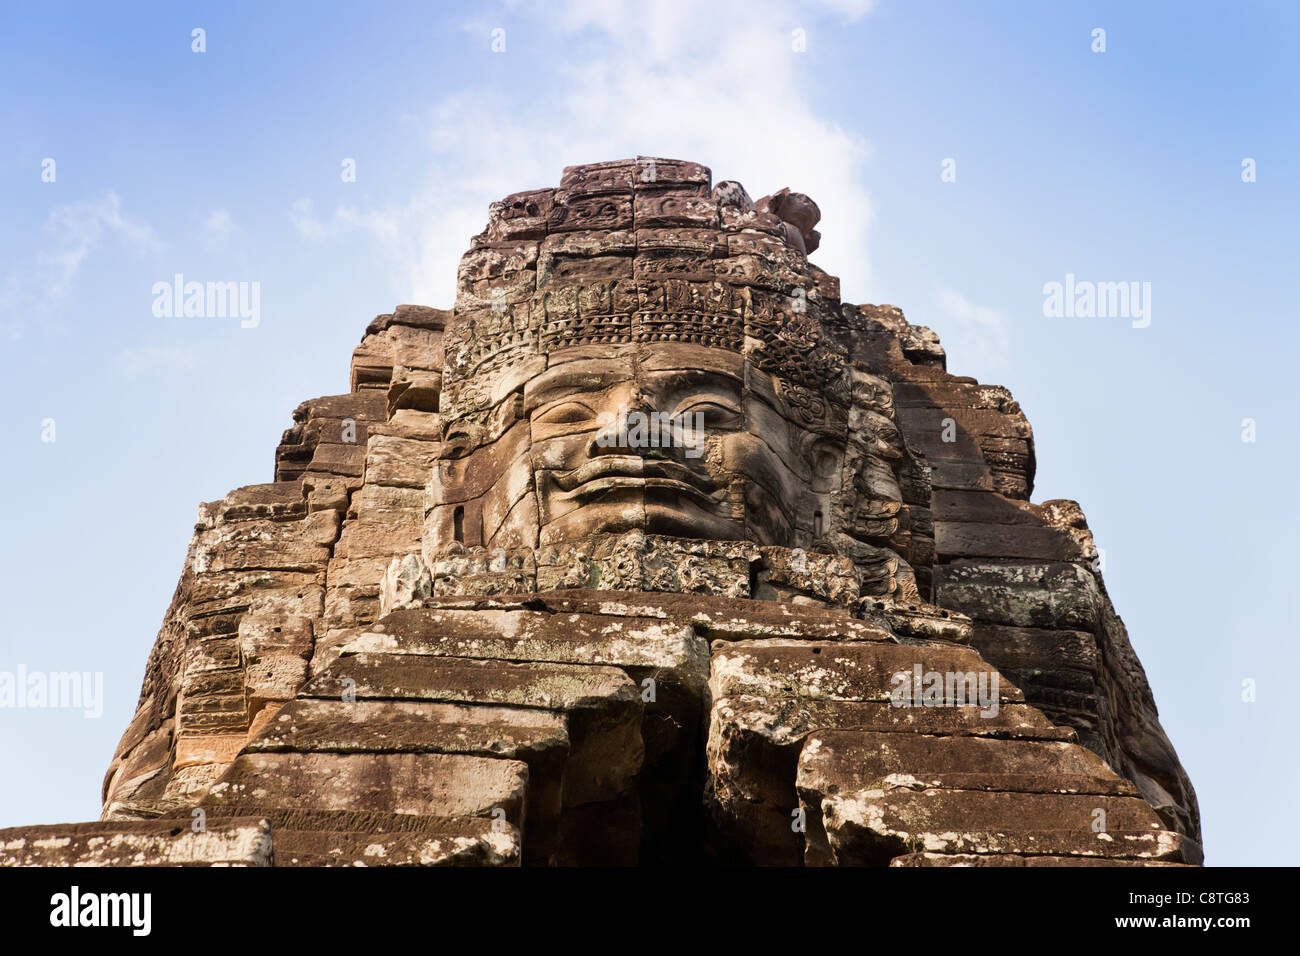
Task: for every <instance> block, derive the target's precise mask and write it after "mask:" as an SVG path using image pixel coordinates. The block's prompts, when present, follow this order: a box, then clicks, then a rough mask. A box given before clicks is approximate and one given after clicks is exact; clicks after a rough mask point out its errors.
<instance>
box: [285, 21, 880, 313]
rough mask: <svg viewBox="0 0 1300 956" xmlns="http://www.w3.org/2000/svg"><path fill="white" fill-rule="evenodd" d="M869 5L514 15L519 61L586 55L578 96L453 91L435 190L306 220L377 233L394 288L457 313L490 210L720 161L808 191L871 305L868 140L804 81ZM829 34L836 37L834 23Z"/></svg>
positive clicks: (477, 28)
mask: <svg viewBox="0 0 1300 956" xmlns="http://www.w3.org/2000/svg"><path fill="white" fill-rule="evenodd" d="M869 7H870V4H869V3H867V2H863V0H831V2H826V3H823V4H821V5H820V9H819V10H815V11H814V13H815V14H816V16H814V17H813V22H801V21H800V19H799V16H797V15H795V14H793V13H792V12H791V10H790V9H789V8H788V7H786V6H785V5H783V4H780V3H777V2H774V0H752V2H741V0H726V2H720V3H713V4H700V3H698V2H695V0H664V2H659V3H653V4H646V3H644V2H641V0H638V2H632V0H570V2H567V3H565V4H562V5H554V4H545V5H543V4H538V3H529V4H522V5H519V6H518V7H517V9H516V11H515V12H516V15H515V16H512V17H511V18H510V20H509V21H508V22H509V23H510V24H511V26H510V27H509V33H508V43H509V46H508V50H509V51H515V50H518V49H520V45H521V44H523V43H528V44H530V45H533V46H535V47H536V46H537V45H542V44H546V45H550V46H551V47H552V48H554V49H556V50H564V51H567V50H573V51H581V53H582V55H581V56H580V55H579V54H578V53H576V52H575V53H574V54H573V55H572V56H570V57H565V58H562V59H560V60H559V62H560V63H565V62H567V63H568V64H569V65H567V66H559V67H557V69H558V70H560V76H561V78H562V79H563V80H564V83H565V87H566V88H567V90H568V92H567V94H563V95H560V96H557V97H554V98H550V97H548V100H547V103H546V108H545V109H537V108H534V107H533V106H531V105H529V103H528V101H527V100H524V99H521V98H520V94H519V91H517V90H514V89H511V90H509V91H506V92H503V93H493V92H490V91H481V90H480V91H473V92H464V93H458V94H453V95H450V96H448V97H446V98H445V99H443V100H442V101H441V102H439V103H437V104H435V105H434V106H433V107H432V109H431V112H430V118H431V123H432V127H431V129H430V132H429V136H428V143H429V146H430V147H431V149H432V150H433V152H434V153H435V155H436V166H437V169H438V173H437V178H436V179H435V180H434V181H431V182H429V183H428V184H426V185H425V187H424V188H423V189H422V190H421V191H419V192H418V193H417V194H415V195H413V196H412V197H411V199H410V200H409V201H408V202H407V203H405V204H404V205H402V206H399V207H396V208H389V209H384V210H376V211H370V212H365V213H362V212H358V211H356V210H354V209H348V208H347V207H340V209H339V210H336V212H335V214H334V217H333V219H332V221H331V223H330V225H329V226H326V224H325V223H323V222H321V221H320V220H317V219H315V218H314V217H313V216H312V212H311V203H310V201H308V200H300V201H299V203H296V204H295V213H294V222H295V225H296V226H297V228H298V230H299V232H300V233H301V234H303V235H304V236H307V237H308V238H312V239H320V238H323V237H324V236H325V235H327V234H330V232H331V231H332V230H333V229H336V228H349V227H351V228H364V229H366V230H367V231H369V233H370V234H371V235H372V236H373V237H374V238H375V240H376V241H377V242H379V243H381V244H382V245H383V247H384V249H385V253H386V258H387V260H388V261H390V262H392V263H394V264H395V266H396V267H397V268H398V269H399V270H400V271H401V274H400V275H398V276H396V277H395V280H396V282H397V284H398V285H399V287H401V288H403V289H404V290H406V293H407V298H408V299H409V300H410V301H414V302H419V303H424V304H428V305H435V306H442V307H449V306H450V305H451V303H452V301H453V299H454V296H455V276H456V265H457V262H458V260H459V258H460V256H461V255H462V254H463V253H464V251H465V250H466V249H467V248H468V246H469V239H470V236H472V235H474V234H475V233H477V232H479V231H480V230H481V229H482V228H483V226H484V224H485V223H486V221H487V205H488V203H489V202H491V201H493V200H496V199H500V198H501V197H503V196H505V195H507V194H508V193H511V192H515V191H518V190H522V189H532V188H538V187H542V186H548V185H556V184H557V183H558V182H559V177H560V171H561V169H562V168H563V167H564V166H568V165H573V164H577V163H585V162H597V161H601V160H607V159H621V158H629V157H632V156H636V155H638V154H644V155H653V156H665V157H671V158H676V159H688V160H695V161H697V162H701V163H704V164H706V165H708V166H710V167H711V168H712V170H713V175H714V181H715V182H717V181H720V180H723V179H738V180H740V181H741V182H742V183H744V185H745V187H746V188H747V189H748V190H749V191H750V193H751V195H753V196H754V198H758V197H759V196H762V195H764V194H767V193H770V192H774V191H776V190H777V189H780V188H781V187H783V186H789V187H791V188H792V189H795V190H798V191H803V192H807V193H808V194H809V195H811V196H812V197H813V199H815V200H816V201H817V203H818V205H820V206H821V208H822V211H823V215H824V216H825V218H824V219H823V221H822V223H821V225H819V227H818V228H819V230H820V231H821V232H822V236H823V238H822V246H821V249H820V250H818V252H817V253H815V254H814V256H813V260H814V261H815V262H816V263H817V264H818V265H820V266H821V267H822V268H824V269H826V270H827V271H829V272H832V273H835V274H838V275H840V276H842V278H843V279H844V295H845V297H846V299H855V298H861V297H862V296H863V295H864V294H865V289H866V283H867V280H868V265H869V257H868V249H867V234H868V229H869V226H870V223H871V202H870V199H869V197H868V194H867V190H866V187H865V184H864V168H863V167H864V163H865V160H866V159H867V157H868V155H869V148H868V145H867V143H866V140H865V139H864V138H863V137H862V136H861V135H860V133H858V132H856V131H850V130H846V129H843V128H841V127H840V126H839V125H837V124H836V123H834V122H833V121H831V120H829V119H827V118H825V117H823V116H821V115H819V114H818V113H817V111H816V110H815V109H814V107H813V105H812V103H811V101H810V99H809V97H808V96H807V95H805V94H804V93H803V92H801V85H802V81H801V75H802V74H803V73H804V71H806V70H807V69H809V68H810V60H809V58H810V57H813V56H815V55H816V53H815V49H816V40H817V34H816V28H815V26H814V24H815V23H819V22H821V20H819V18H822V17H825V16H829V17H831V19H832V20H834V21H835V23H843V22H846V21H850V20H854V19H857V18H859V17H861V16H862V15H863V14H864V13H866V11H867V10H868V9H869ZM836 18H838V19H836ZM631 23H635V24H637V28H636V29H629V28H628V24H631ZM795 28H807V30H808V34H809V41H808V42H809V52H807V53H796V52H794V51H793V49H792V43H791V31H792V30H794V29H795ZM824 28H825V29H828V30H829V29H833V28H834V27H833V25H832V24H831V23H830V22H829V21H826V22H825V25H824ZM468 29H470V30H472V31H473V32H474V33H475V34H476V35H479V36H481V38H482V39H483V46H484V51H485V52H484V54H483V55H484V56H492V55H493V54H491V53H488V52H486V51H487V49H488V41H487V37H488V28H487V27H485V26H484V25H483V24H482V23H476V24H474V25H473V26H472V27H469V28H468ZM592 51H594V52H592ZM587 54H590V55H587ZM499 55H501V56H512V55H514V53H512V52H507V53H504V54H499Z"/></svg>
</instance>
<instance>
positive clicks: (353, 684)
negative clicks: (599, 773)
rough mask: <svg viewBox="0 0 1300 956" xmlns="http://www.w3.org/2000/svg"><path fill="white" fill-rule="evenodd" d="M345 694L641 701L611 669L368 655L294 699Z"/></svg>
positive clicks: (535, 703)
mask: <svg viewBox="0 0 1300 956" xmlns="http://www.w3.org/2000/svg"><path fill="white" fill-rule="evenodd" d="M345 694H350V695H352V696H355V699H357V700H423V701H443V702H448V703H468V704H502V705H509V706H515V707H540V708H545V709H548V710H565V711H568V710H578V709H580V708H587V709H590V708H595V709H600V710H607V709H610V708H613V707H617V706H620V705H622V706H628V707H639V705H640V701H641V695H640V693H639V692H638V691H637V688H636V685H634V684H633V683H632V681H631V679H630V678H629V677H628V676H627V675H626V674H625V673H623V672H622V671H621V670H619V669H617V668H614V667H599V666H597V667H584V666H575V665H568V664H550V663H512V662H507V661H494V660H472V659H469V658H462V657H424V656H417V655H410V654H370V653H365V654H352V655H349V656H346V657H340V658H339V659H338V660H336V661H334V662H333V663H331V664H330V665H329V667H327V668H326V669H325V670H324V671H323V672H322V673H321V674H319V675H317V676H316V677H314V678H312V679H311V680H310V681H308V683H307V685H306V686H305V687H304V688H303V689H302V691H301V692H300V693H299V696H300V697H312V698H318V699H322V700H340V699H342V698H343V696H344V695H345Z"/></svg>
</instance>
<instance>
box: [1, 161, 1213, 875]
mask: <svg viewBox="0 0 1300 956" xmlns="http://www.w3.org/2000/svg"><path fill="white" fill-rule="evenodd" d="M820 216H821V212H820V210H819V209H818V207H817V205H816V204H815V203H814V202H813V201H812V200H811V199H810V198H809V197H808V196H806V195H803V194H801V193H795V192H791V191H789V190H788V189H782V190H780V191H779V192H776V193H773V194H771V195H769V196H766V197H763V198H761V199H759V200H757V201H755V200H753V199H751V197H750V195H749V194H748V193H747V192H746V190H745V189H744V187H742V186H741V185H740V184H739V183H736V182H721V183H718V184H717V185H713V184H712V181H711V174H710V171H709V170H708V169H707V168H705V167H703V166H700V165H698V164H695V163H690V162H680V161H676V160H668V159H651V158H639V159H636V160H623V161H616V162H604V163H595V164H592V165H586V166H573V167H569V168H567V169H565V170H564V173H563V176H562V177H561V180H560V183H559V185H558V186H557V187H554V188H546V189H536V190H531V191H528V192H522V193H516V194H514V195H511V196H507V197H506V198H505V199H503V200H501V201H500V202H497V203H493V204H492V206H491V208H490V211H489V214H488V222H487V227H486V228H485V229H484V230H483V232H482V233H480V234H479V235H477V236H475V237H474V238H473V239H471V240H470V248H469V251H468V252H466V253H465V255H464V257H463V258H462V260H461V265H460V270H459V276H458V279H459V283H458V293H457V298H456V302H455V305H454V308H453V309H451V310H446V311H444V310H438V309H433V308H426V307H422V306H410V305H403V306H398V307H397V308H396V309H395V310H394V311H393V312H392V313H390V314H385V315H381V316H379V317H378V318H376V319H375V320H374V321H373V322H371V323H370V325H369V327H368V328H367V329H366V333H365V336H364V337H363V339H362V341H361V344H360V345H359V346H358V347H357V349H356V350H355V352H354V353H353V356H352V365H351V384H350V389H349V390H348V392H347V393H346V394H342V395H334V396H328V397H325V398H318V399H313V400H310V401H307V402H304V403H303V404H302V405H301V406H299V407H298V409H297V410H296V411H295V412H294V416H293V419H294V424H293V426H292V427H291V428H290V429H289V430H288V431H287V432H285V434H284V438H283V440H282V442H281V444H280V446H279V448H278V449H277V451H276V456H275V475H274V478H275V480H274V481H273V482H271V483H269V484H261V485H252V486H249V487H246V488H240V489H238V490H236V491H233V492H231V494H230V495H228V496H227V497H226V498H225V499H223V500H221V501H218V502H212V503H209V504H205V505H203V506H202V507H201V509H200V512H199V519H198V523H197V525H196V527H195V532H194V537H193V539H192V541H191V544H190V548H189V554H188V556H187V558H186V562H185V567H184V571H183V573H182V576H181V580H180V583H179V585H178V587H177V589H176V594H175V597H174V599H173V601H172V604H171V607H170V608H169V609H168V611H167V614H166V617H165V618H164V620H163V625H162V630H161V632H160V633H159V635H158V639H157V642H156V644H155V645H154V649H153V652H152V653H151V655H150V657H149V661H148V664H147V667H146V670H145V678H144V686H143V689H142V692H141V695H140V703H139V708H138V710H137V713H136V716H135V719H134V720H133V721H132V722H131V725H130V726H129V727H128V728H127V729H126V733H125V734H124V735H123V737H122V742H121V744H120V745H119V746H118V749H117V753H116V754H114V755H113V758H112V761H111V763H110V765H109V767H108V772H107V774H106V776H105V779H104V791H103V799H104V809H103V815H102V818H101V820H100V821H97V822H93V823H82V824H70V825H67V826H54V827H44V826H42V827H25V828H20V829H16V830H8V831H0V862H3V863H10V864H18V865H23V864H41V863H59V862H95V863H105V864H141V863H143V864H150V863H176V862H188V863H204V862H208V863H232V862H233V863H247V864H253V865H269V864H274V865H279V866H292V865H330V864H349V865H350V864H358V863H362V864H375V865H380V864H384V865H393V864H406V865H412V864H414V865H430V864H477V865H483V864H492V865H515V864H524V865H548V864H595V863H599V864H610V863H613V864H636V863H661V862H709V861H714V862H718V863H728V864H734V863H753V864H776V865H881V866H883V865H896V866H908V865H919V866H943V865H954V864H978V865H1016V866H1020V865H1040V864H1048V865H1050V864H1053V863H1092V864H1102V863H1104V864H1114V865H1142V864H1145V863H1148V862H1182V863H1198V862H1199V861H1200V856H1201V851H1200V846H1199V839H1200V833H1199V826H1200V824H1199V818H1198V813H1197V806H1196V796H1195V793H1194V792H1193V790H1192V786H1191V782H1190V781H1189V780H1188V777H1187V774H1186V773H1185V772H1184V771H1183V768H1182V767H1181V765H1180V764H1179V762H1178V757H1177V755H1176V754H1175V752H1174V748H1173V746H1172V744H1171V743H1170V742H1169V739H1168V738H1167V737H1166V735H1165V733H1164V731H1163V730H1162V729H1161V727H1160V722H1159V720H1158V718H1157V714H1156V707H1155V703H1154V701H1153V699H1152V696H1151V691H1150V689H1149V687H1148V685H1147V681H1146V677H1145V675H1144V673H1143V670H1142V666H1141V664H1140V663H1139V662H1138V660H1137V657H1136V656H1135V655H1134V653H1133V650H1132V647H1131V646H1130V644H1129V640H1128V636H1127V634H1126V632H1125V629H1124V625H1123V623H1122V622H1121V621H1120V619H1119V617H1118V616H1117V615H1116V613H1115V611H1114V609H1113V608H1112V606H1111V603H1110V600H1109V598H1108V597H1107V594H1106V590H1105V586H1104V585H1103V583H1102V579H1101V575H1100V573H1099V571H1098V569H1097V568H1096V566H1095V564H1096V560H1095V559H1096V549H1095V548H1094V546H1093V542H1092V538H1091V535H1090V534H1089V531H1088V527H1087V524H1086V523H1085V521H1084V517H1083V513H1082V512H1081V510H1080V508H1079V506H1078V505H1077V504H1075V503H1074V502H1072V501H1048V502H1044V503H1041V504H1033V503H1031V502H1030V500H1029V499H1030V494H1031V491H1032V488H1033V481H1034V446H1033V435H1032V432H1031V430H1030V427H1029V423H1028V421H1026V419H1025V416H1024V415H1023V414H1022V412H1021V410H1020V407H1019V406H1018V405H1017V403H1016V402H1015V401H1014V400H1013V399H1012V397H1011V395H1010V393H1009V392H1008V391H1007V390H1006V389H1005V388H1002V387H1000V386H991V385H981V384H980V383H978V382H976V381H975V380H974V379H971V378H966V377H961V376H956V375H951V374H949V372H948V371H947V363H946V358H945V355H944V352H943V349H942V348H941V347H940V345H939V341H938V339H937V337H936V336H935V334H934V333H932V332H931V331H930V330H929V329H926V328H922V327H917V326H912V325H909V324H908V322H907V320H906V319H905V318H904V317H903V314H902V312H900V311H899V310H898V309H896V308H894V307H892V306H875V305H852V304H849V303H845V302H842V301H841V300H840V294H839V281H838V279H836V278H835V277H834V276H831V275H828V274H827V273H825V272H823V271H822V270H821V269H819V268H817V266H815V265H813V264H812V263H811V262H810V261H809V258H808V257H809V255H810V254H812V253H814V252H815V250H816V249H817V247H818V243H819V240H820V236H819V234H818V232H817V230H816V228H815V227H816V225H817V223H818V221H819V219H820ZM200 818H201V819H202V820H203V825H202V826H201V827H193V826H189V825H188V824H189V822H190V821H192V820H195V819H200ZM178 821H184V822H185V823H186V824H187V825H185V826H180V827H178V826H177V823H178ZM50 836H58V837H61V838H66V839H59V840H55V841H50V840H48V839H45V838H46V837H50ZM103 838H106V839H103Z"/></svg>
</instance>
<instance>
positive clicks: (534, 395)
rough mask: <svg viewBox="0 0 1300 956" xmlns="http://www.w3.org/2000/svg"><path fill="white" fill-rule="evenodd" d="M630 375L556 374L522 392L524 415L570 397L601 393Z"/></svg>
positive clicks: (595, 373)
mask: <svg viewBox="0 0 1300 956" xmlns="http://www.w3.org/2000/svg"><path fill="white" fill-rule="evenodd" d="M630 378H631V376H630V375H625V374H622V373H618V374H615V373H612V372H611V373H608V374H601V373H599V372H586V373H583V372H576V371H574V372H558V373H556V374H555V375H553V376H552V377H551V378H549V379H543V380H542V381H541V383H540V384H539V385H537V386H536V387H534V388H531V389H525V391H524V413H525V414H527V413H529V412H532V411H534V410H536V409H538V408H541V407H542V406H543V405H549V404H551V403H552V402H555V401H558V400H559V399H562V398H567V397H569V396H571V395H585V394H588V393H591V392H603V391H604V390H605V389H607V388H609V387H610V386H611V385H618V384H619V383H620V382H626V381H628V379H630Z"/></svg>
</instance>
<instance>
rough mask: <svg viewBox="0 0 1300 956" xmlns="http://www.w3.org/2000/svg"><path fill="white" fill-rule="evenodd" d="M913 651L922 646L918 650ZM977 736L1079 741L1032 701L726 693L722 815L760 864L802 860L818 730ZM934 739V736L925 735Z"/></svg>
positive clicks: (716, 786)
mask: <svg viewBox="0 0 1300 956" xmlns="http://www.w3.org/2000/svg"><path fill="white" fill-rule="evenodd" d="M913 650H915V649H914V648H913ZM835 731H855V732H859V733H860V732H867V733H871V732H890V733H891V735H897V736H900V737H901V736H904V735H910V734H947V735H956V734H971V735H982V736H987V737H992V738H998V739H1001V738H1007V739H1014V740H1046V741H1062V740H1073V739H1074V732H1073V731H1072V730H1068V729H1065V728H1060V727H1054V726H1053V725H1052V724H1051V723H1050V722H1049V721H1048V720H1047V718H1046V717H1044V716H1043V714H1042V713H1040V712H1039V711H1037V710H1035V709H1034V708H1032V707H1029V706H1028V705H1026V704H1017V703H1010V704H1002V705H1000V706H999V708H998V712H997V714H996V715H991V716H987V717H985V716H981V709H980V708H979V707H976V706H963V707H943V708H937V707H936V708H930V707H927V708H908V707H893V706H892V705H891V704H889V703H888V702H885V701H840V700H809V699H794V698H788V697H768V698H762V697H753V696H746V695H740V696H736V697H724V698H721V699H718V700H716V701H715V702H714V705H713V709H712V713H711V717H710V722H709V737H708V744H707V752H706V760H707V769H708V773H709V779H710V794H711V798H712V801H713V804H714V807H715V816H718V817H720V825H721V826H722V829H723V830H724V831H726V832H727V833H729V834H730V835H731V836H732V837H733V838H734V839H735V840H736V841H737V842H738V843H739V844H741V845H743V846H747V847H750V848H752V849H749V850H745V851H742V852H744V853H745V854H747V855H748V856H749V857H750V858H751V859H753V860H754V861H755V862H759V861H760V858H761V861H762V862H768V863H774V864H780V865H789V866H794V865H798V864H799V862H800V861H801V860H802V858H803V855H804V841H803V838H802V836H801V835H800V834H798V833H795V832H793V831H792V830H791V828H790V824H791V817H790V815H791V813H792V812H793V811H795V810H797V809H798V807H799V797H798V793H797V791H796V787H795V782H796V773H797V768H798V760H799V751H800V748H801V747H802V745H803V742H804V739H805V737H806V736H807V735H808V734H810V733H813V732H819V733H824V732H835ZM921 739H929V738H921Z"/></svg>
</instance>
